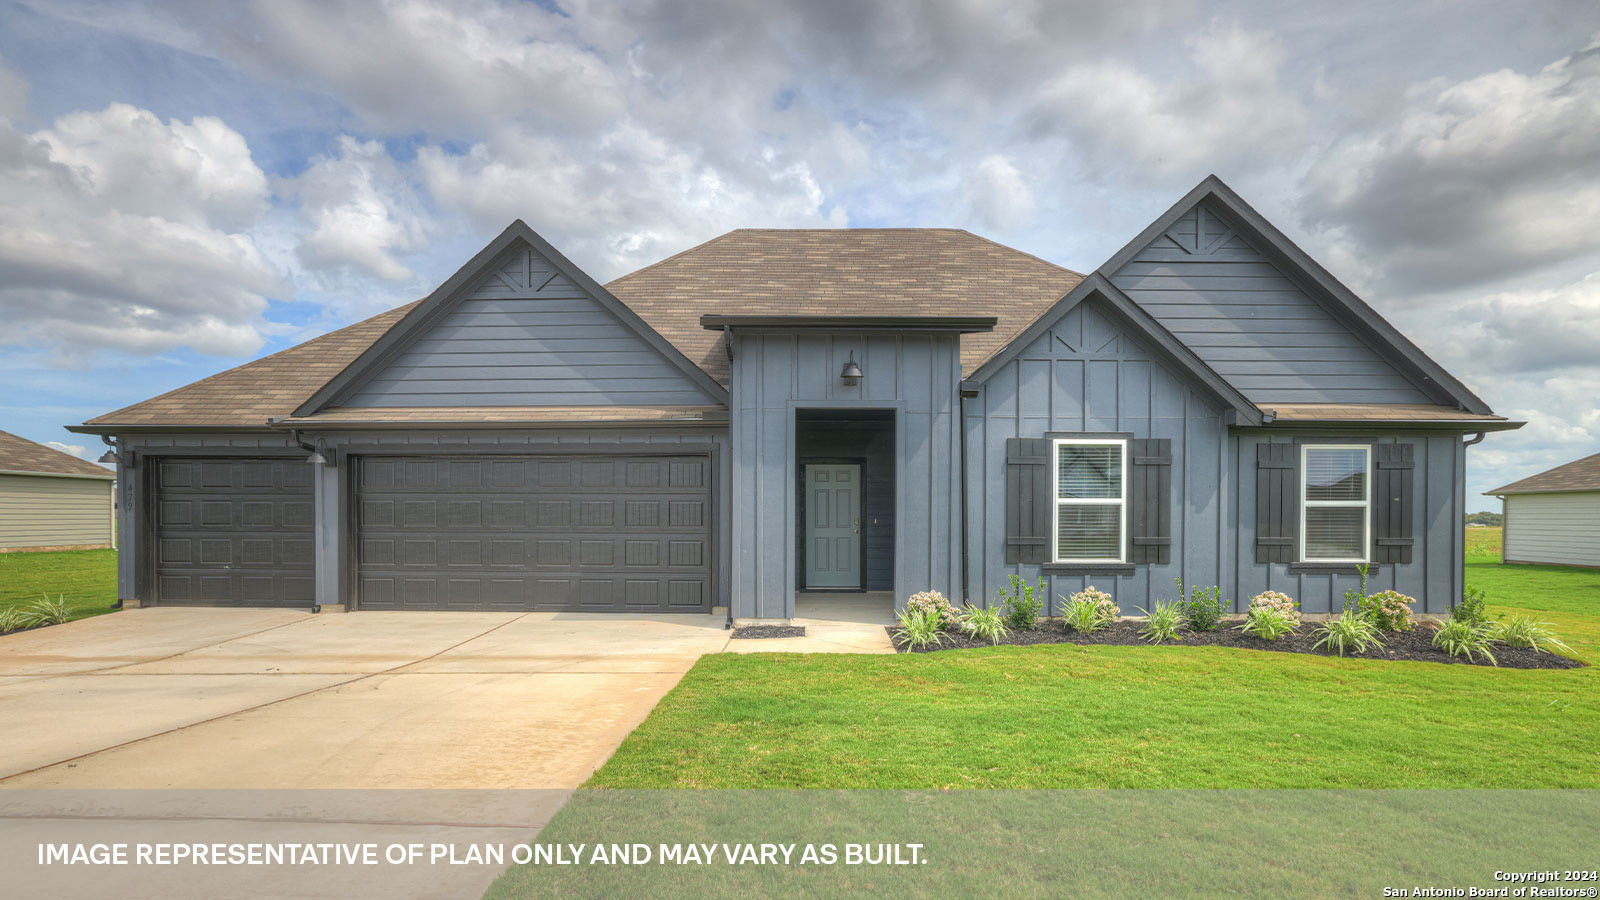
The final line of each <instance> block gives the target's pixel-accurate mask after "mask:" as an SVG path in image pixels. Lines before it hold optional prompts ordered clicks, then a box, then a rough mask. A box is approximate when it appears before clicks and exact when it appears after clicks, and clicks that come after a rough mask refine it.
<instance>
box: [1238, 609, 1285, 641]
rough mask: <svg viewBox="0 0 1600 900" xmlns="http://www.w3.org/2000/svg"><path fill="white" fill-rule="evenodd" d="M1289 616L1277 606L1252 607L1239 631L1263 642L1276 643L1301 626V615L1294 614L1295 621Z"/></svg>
mask: <svg viewBox="0 0 1600 900" xmlns="http://www.w3.org/2000/svg"><path fill="white" fill-rule="evenodd" d="M1289 615H1290V614H1288V613H1285V612H1283V610H1281V609H1279V608H1278V607H1276V606H1254V605H1252V606H1251V607H1250V611H1249V612H1247V613H1245V616H1244V624H1242V625H1240V626H1239V630H1240V631H1242V632H1244V633H1245V634H1248V635H1250V636H1251V637H1255V638H1260V639H1261V640H1263V641H1275V640H1277V639H1278V638H1281V637H1283V636H1284V635H1286V634H1290V633H1292V632H1293V631H1294V630H1295V627H1296V626H1298V625H1299V624H1300V615H1299V613H1293V615H1294V618H1293V619H1291V618H1289Z"/></svg>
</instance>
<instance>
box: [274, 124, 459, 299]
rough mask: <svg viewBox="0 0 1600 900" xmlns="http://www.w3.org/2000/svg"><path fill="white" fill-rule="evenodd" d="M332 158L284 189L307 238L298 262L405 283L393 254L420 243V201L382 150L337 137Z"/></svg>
mask: <svg viewBox="0 0 1600 900" xmlns="http://www.w3.org/2000/svg"><path fill="white" fill-rule="evenodd" d="M338 148H339V149H338V154H337V155H336V156H322V157H318V158H317V159H316V160H314V161H313V162H312V164H311V166H310V168H308V169H306V171H305V172H303V173H301V174H300V175H299V176H297V177H296V178H293V179H291V180H290V181H289V182H288V183H287V184H286V185H285V186H284V188H285V191H286V192H287V193H289V194H291V195H292V196H293V197H294V199H295V200H297V201H298V203H299V212H300V216H301V217H302V219H303V220H304V222H305V224H307V225H309V226H310V231H309V232H305V233H303V234H301V236H300V238H299V247H298V253H299V257H300V260H301V261H302V262H303V263H304V264H305V265H306V266H307V267H308V268H311V269H315V270H324V269H334V270H338V269H354V270H359V271H362V272H365V273H367V274H370V275H372V276H374V277H376V278H381V279H383V280H385V281H392V282H399V281H406V280H409V279H410V278H412V272H411V270H410V269H409V268H407V267H406V266H405V264H403V263H402V262H400V260H399V259H397V258H396V256H395V254H397V253H410V252H414V251H417V250H421V249H422V248H423V247H425V246H426V244H427V238H428V221H427V218H426V213H425V212H424V210H423V209H422V204H421V201H420V200H419V199H418V197H417V196H416V193H415V192H414V191H413V190H412V188H411V185H410V184H409V183H408V182H407V181H406V179H405V177H404V176H403V175H402V174H401V173H400V170H399V167H398V166H396V165H395V162H394V160H393V159H391V158H390V156H389V154H388V152H387V151H386V150H385V149H384V147H383V145H382V144H380V143H378V142H377V141H358V140H356V139H355V138H353V137H350V136H349V135H341V136H340V137H339V142H338Z"/></svg>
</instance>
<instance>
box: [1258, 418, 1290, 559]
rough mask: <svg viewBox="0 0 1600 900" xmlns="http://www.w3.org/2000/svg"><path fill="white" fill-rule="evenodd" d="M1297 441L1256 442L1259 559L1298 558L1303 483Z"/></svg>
mask: <svg viewBox="0 0 1600 900" xmlns="http://www.w3.org/2000/svg"><path fill="white" fill-rule="evenodd" d="M1299 450H1300V448H1299V447H1298V446H1297V445H1295V444H1274V443H1271V442H1268V441H1263V442H1262V443H1259V444H1257V445H1256V562H1258V563H1290V562H1294V544H1295V531H1296V529H1297V528H1298V527H1299V524H1300V517H1299V512H1300V510H1299V501H1300V485H1299V484H1298V481H1297V478H1296V472H1297V470H1298V469H1299V466H1298V465H1297V462H1296V457H1297V456H1298V455H1299Z"/></svg>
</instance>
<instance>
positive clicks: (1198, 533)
mask: <svg viewBox="0 0 1600 900" xmlns="http://www.w3.org/2000/svg"><path fill="white" fill-rule="evenodd" d="M1097 305H1098V302H1097V301H1094V300H1090V301H1086V302H1084V303H1080V304H1078V305H1077V306H1076V307H1074V308H1073V309H1072V310H1070V311H1068V312H1067V314H1066V315H1065V316H1063V317H1062V318H1061V320H1060V321H1059V322H1058V323H1056V324H1055V325H1054V326H1053V327H1051V328H1050V330H1049V331H1048V332H1047V333H1046V334H1044V335H1042V336H1041V337H1040V338H1039V339H1037V340H1035V341H1034V342H1033V344H1031V345H1030V346H1028V347H1027V348H1025V349H1024V350H1023V351H1022V353H1021V354H1019V355H1018V357H1017V358H1016V359H1014V360H1012V361H1010V362H1009V363H1007V364H1006V365H1005V366H1004V367H1002V368H1001V369H1000V370H999V371H997V372H995V373H994V374H993V375H992V376H991V377H990V378H989V380H988V381H987V382H985V383H984V385H983V388H982V389H981V390H980V391H979V393H978V395H977V396H976V397H970V398H967V399H966V400H965V401H964V402H963V407H964V410H963V416H964V426H965V429H966V440H967V454H968V458H969V464H968V467H967V493H968V497H969V500H968V504H969V505H968V510H967V513H968V515H967V521H968V527H969V529H970V531H969V541H968V546H969V550H968V553H969V566H968V577H969V582H968V585H967V597H968V599H969V600H970V601H971V602H973V603H985V602H988V603H992V602H994V601H995V590H996V589H997V588H999V587H1002V586H1005V585H1006V584H1007V579H1008V576H1009V575H1011V574H1019V575H1021V576H1023V577H1025V578H1027V579H1028V580H1029V581H1030V582H1032V581H1036V580H1037V579H1038V578H1039V576H1040V572H1041V567H1040V566H1038V565H1027V564H1007V563H1006V561H1005V520H1006V515H1005V512H1006V494H1005V489H1006V472H1005V469H1006V463H1005V453H1006V439H1007V438H1014V437H1042V436H1044V435H1046V434H1049V433H1055V432H1060V433H1069V432H1115V433H1127V434H1129V435H1131V436H1132V437H1134V438H1166V439H1168V440H1170V441H1171V442H1172V456H1173V465H1172V475H1171V507H1172V508H1171V513H1172V554H1171V562H1170V563H1168V564H1165V565H1140V566H1136V567H1135V568H1134V571H1133V573H1132V574H1127V575H1109V574H1086V575H1052V576H1049V578H1048V583H1049V588H1050V591H1049V599H1048V601H1047V604H1048V605H1047V611H1048V612H1049V613H1051V614H1054V613H1055V612H1056V611H1057V609H1058V607H1059V599H1058V598H1059V597H1061V596H1065V595H1069V594H1072V593H1074V592H1076V591H1080V590H1082V589H1083V588H1084V587H1085V586H1086V585H1090V584H1093V585H1095V586H1096V587H1099V588H1101V589H1102V590H1107V591H1110V592H1111V593H1112V594H1113V595H1114V596H1115V597H1116V598H1117V602H1118V603H1119V604H1120V605H1121V606H1122V609H1123V612H1124V613H1126V614H1130V615H1137V614H1138V607H1146V606H1148V605H1149V603H1150V601H1151V600H1152V599H1162V598H1166V597H1170V596H1171V594H1172V592H1173V583H1172V579H1173V578H1175V577H1179V576H1181V577H1183V578H1184V579H1185V580H1186V581H1195V582H1200V583H1205V584H1214V583H1219V582H1221V581H1223V580H1225V579H1228V578H1230V577H1231V575H1232V572H1231V569H1230V566H1231V560H1232V555H1231V553H1229V552H1227V551H1226V550H1225V548H1224V547H1223V546H1222V545H1221V542H1220V541H1219V535H1221V534H1224V533H1226V531H1227V530H1228V528H1229V527H1230V526H1229V522H1230V521H1231V520H1230V518H1229V516H1231V515H1232V510H1231V509H1230V506H1229V504H1227V503H1224V502H1223V501H1222V498H1223V497H1225V496H1226V494H1225V493H1223V489H1222V486H1221V481H1222V477H1223V474H1224V469H1225V465H1224V461H1223V454H1224V445H1225V442H1226V429H1225V426H1224V425H1223V424H1222V409H1221V407H1220V405H1218V404H1217V402H1216V401H1214V400H1212V399H1211V398H1210V397H1209V396H1206V395H1203V394H1201V393H1199V392H1197V391H1196V390H1194V389H1193V388H1192V387H1191V386H1189V385H1188V384H1186V383H1185V381H1183V380H1182V379H1181V378H1180V377H1179V376H1178V375H1176V374H1175V373H1174V372H1173V371H1172V370H1171V369H1170V368H1169V367H1168V366H1167V365H1165V364H1164V363H1162V362H1159V361H1157V360H1158V357H1157V356H1156V354H1154V353H1153V352H1152V351H1151V350H1150V349H1149V348H1148V347H1146V346H1145V345H1144V344H1143V343H1141V342H1140V341H1139V340H1137V339H1136V338H1134V337H1133V336H1131V335H1128V334H1126V333H1124V332H1123V331H1122V330H1121V329H1120V328H1119V327H1118V326H1117V325H1115V324H1114V323H1113V322H1112V321H1110V320H1109V319H1108V318H1107V317H1106V316H1105V315H1104V314H1102V313H1101V312H1099V311H1097V309H1096V306H1097Z"/></svg>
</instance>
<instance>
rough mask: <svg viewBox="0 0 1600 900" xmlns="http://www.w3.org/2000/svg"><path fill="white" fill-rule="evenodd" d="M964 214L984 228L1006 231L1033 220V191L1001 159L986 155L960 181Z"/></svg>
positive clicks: (1012, 168) (1014, 170) (1012, 166)
mask: <svg viewBox="0 0 1600 900" xmlns="http://www.w3.org/2000/svg"><path fill="white" fill-rule="evenodd" d="M961 194H962V197H963V198H964V199H965V201H966V204H967V212H968V214H969V215H971V216H972V217H973V218H975V219H977V220H978V221H979V222H980V223H982V224H983V226H984V227H985V228H988V229H991V230H994V231H1000V232H1006V231H1015V230H1016V229H1019V228H1022V227H1023V226H1025V225H1027V224H1028V222H1029V221H1030V220H1031V219H1032V218H1033V206H1034V202H1033V189H1032V188H1030V187H1029V186H1028V182H1027V180H1026V179H1024V178H1023V176H1022V173H1021V172H1020V171H1018V170H1017V167H1016V166H1014V165H1012V164H1011V161H1010V160H1008V159H1006V158H1005V157H1004V156H1000V155H999V154H994V155H991V156H986V157H984V158H983V159H982V160H980V161H979V162H978V164H977V165H976V166H973V167H972V168H971V169H970V170H968V171H967V173H966V174H965V175H964V176H963V178H962V180H961Z"/></svg>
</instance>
